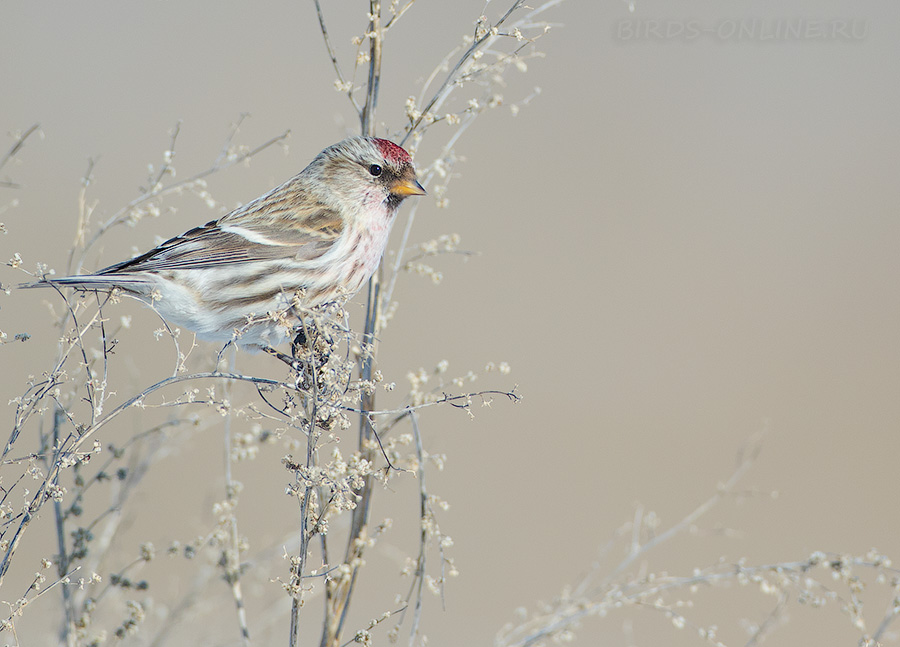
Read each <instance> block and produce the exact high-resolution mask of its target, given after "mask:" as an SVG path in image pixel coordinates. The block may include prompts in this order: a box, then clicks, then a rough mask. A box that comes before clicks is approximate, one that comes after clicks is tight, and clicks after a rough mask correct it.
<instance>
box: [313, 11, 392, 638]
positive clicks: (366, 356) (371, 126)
mask: <svg viewBox="0 0 900 647" xmlns="http://www.w3.org/2000/svg"><path fill="white" fill-rule="evenodd" d="M317 5H318V3H317ZM369 18H370V22H369V28H368V31H367V34H366V35H367V36H368V39H369V75H368V81H367V84H366V101H365V104H364V105H363V108H362V111H361V112H360V130H361V131H362V134H363V135H367V136H373V135H374V134H375V112H376V108H377V105H378V89H379V85H380V80H381V52H382V40H383V37H384V31H383V28H382V24H381V3H380V2H379V1H378V0H369ZM325 33H327V32H325V31H324V29H323V34H325ZM380 274H381V266H379V269H378V271H377V272H376V273H375V275H374V276H373V277H372V278H371V279H369V284H368V299H367V302H366V322H365V329H364V332H363V343H362V356H361V360H360V377H361V379H362V380H364V381H367V382H368V381H371V379H372V374H373V366H374V362H375V338H376V333H377V326H378V321H379V318H380V317H379V301H380V299H379V298H378V295H379V277H380ZM360 408H361V411H360V417H359V453H360V455H361V456H362V457H364V458H366V459H368V460H371V458H372V455H373V449H372V443H371V439H372V436H373V434H374V430H373V429H372V422H371V420H372V418H371V413H370V412H372V411H374V410H375V394H374V392H373V391H366V392H365V393H364V394H363V397H362V403H361V407H360ZM358 495H359V500H358V501H357V505H356V507H355V508H354V509H353V512H352V515H351V521H350V533H349V536H348V538H347V548H346V550H345V553H344V563H345V564H348V565H349V566H350V568H351V574H350V581H349V583H346V585H344V586H332V590H331V591H330V592H329V594H328V596H327V598H326V600H327V605H326V610H325V614H326V615H325V630H324V632H323V636H322V646H323V647H338V646H339V644H340V636H341V632H342V630H343V628H344V623H345V622H346V619H347V611H348V610H349V606H350V599H351V596H352V594H353V590H354V586H355V583H356V578H357V576H358V571H359V566H360V563H361V558H362V552H363V548H364V546H365V537H366V534H367V526H368V523H369V509H370V508H369V504H370V501H371V496H372V476H371V475H366V476H365V477H364V479H363V486H362V488H361V489H360V490H359V492H358Z"/></svg>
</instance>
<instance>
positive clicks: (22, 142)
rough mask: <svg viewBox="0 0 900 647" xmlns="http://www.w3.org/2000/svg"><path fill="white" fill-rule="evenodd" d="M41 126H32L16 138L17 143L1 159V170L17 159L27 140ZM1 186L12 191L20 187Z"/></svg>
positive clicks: (0, 184) (2, 184) (12, 184)
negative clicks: (13, 159)
mask: <svg viewBox="0 0 900 647" xmlns="http://www.w3.org/2000/svg"><path fill="white" fill-rule="evenodd" d="M40 126H41V125H40V124H34V125H33V126H31V128H29V129H28V130H26V131H25V132H24V133H22V134H21V135H19V136H18V137H16V141H15V143H14V144H13V145H12V146H11V147H10V149H9V150H8V151H6V154H5V155H4V156H3V157H0V169H2V168H3V167H4V166H6V163H7V162H9V160H11V159H12V158H13V157H15V156H16V155H17V154H18V152H19V151H20V150H22V147H23V146H24V145H25V140H26V139H28V138H29V137H30V136H31V135H32V133H34V132H35V131H37V129H38V128H40ZM0 186H5V187H7V188H11V189H14V188H17V187H18V185H17V184H15V183H13V182H0Z"/></svg>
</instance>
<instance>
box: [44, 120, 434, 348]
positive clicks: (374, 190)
mask: <svg viewBox="0 0 900 647" xmlns="http://www.w3.org/2000/svg"><path fill="white" fill-rule="evenodd" d="M424 193H425V191H424V189H423V188H422V185H421V184H419V182H418V180H417V178H416V171H415V168H414V167H413V164H412V160H411V158H410V156H409V153H407V152H406V151H405V150H403V149H402V148H401V147H400V146H397V145H396V144H394V143H393V142H390V141H387V140H385V139H374V138H363V137H352V138H350V139H345V140H344V141H342V142H339V143H337V144H334V145H333V146H329V147H328V148H326V149H325V150H324V151H322V152H321V153H319V155H317V156H316V158H315V159H314V160H313V161H312V162H311V163H310V164H309V166H307V167H306V168H305V169H303V170H302V171H301V172H300V173H299V174H298V175H295V176H294V177H293V178H291V179H290V180H288V181H287V182H285V183H284V184H282V185H281V186H279V187H276V188H274V189H272V190H271V191H269V192H268V193H266V194H265V195H263V196H260V197H259V198H257V199H255V200H253V201H252V202H249V203H247V204H245V205H244V206H242V207H239V208H238V209H235V210H234V211H232V212H231V213H229V214H227V215H226V216H223V217H222V218H219V219H218V220H214V221H212V222H209V223H207V224H205V225H203V226H202V227H196V228H194V229H191V230H189V231H187V232H185V233H184V234H182V235H180V236H176V237H175V238H171V239H169V240H167V241H166V242H164V243H163V244H162V245H160V246H159V247H156V248H155V249H152V250H150V251H149V252H147V253H146V254H141V255H140V256H137V257H135V258H132V259H131V260H128V261H123V262H121V263H116V264H115V265H111V266H109V267H107V268H105V269H102V270H100V271H99V272H96V273H95V274H85V275H81V276H67V277H63V278H49V279H45V280H44V281H41V282H40V283H36V284H33V285H34V286H39V285H51V284H55V285H60V286H72V287H75V288H79V289H83V290H110V289H113V288H118V289H120V290H122V291H123V292H125V293H128V294H131V295H134V296H136V297H137V298H139V299H140V300H142V301H144V302H146V303H148V304H150V305H151V306H152V307H153V308H154V309H155V310H156V311H157V312H158V313H159V314H160V316H162V317H163V318H164V319H166V320H167V321H169V322H170V323H172V324H174V325H176V326H181V327H184V328H187V329H189V330H192V331H194V332H195V333H197V335H198V337H200V338H202V339H209V340H217V341H220V342H225V341H232V340H234V341H236V342H237V343H238V344H240V345H242V346H250V347H253V348H254V349H256V350H258V349H259V348H260V347H263V348H267V349H270V348H271V346H272V345H274V344H277V343H279V342H281V341H283V340H284V339H285V337H286V336H287V335H289V334H291V333H292V326H296V325H297V324H298V320H297V317H296V315H298V314H299V312H300V310H302V309H304V308H315V307H317V306H321V305H323V304H326V303H329V302H332V301H336V300H341V299H345V298H348V297H349V296H352V295H353V294H355V293H356V292H357V291H358V290H359V289H360V288H361V287H362V286H363V285H364V284H365V283H366V281H367V280H368V279H369V278H370V277H371V276H372V274H373V273H374V272H375V269H376V268H377V267H378V263H379V262H380V260H381V256H382V254H383V253H384V248H385V245H386V244H387V238H388V233H389V232H390V229H391V225H392V224H393V222H394V217H395V216H396V214H397V208H398V207H399V206H400V203H401V202H403V200H404V198H406V197H407V196H411V195H423V194H424Z"/></svg>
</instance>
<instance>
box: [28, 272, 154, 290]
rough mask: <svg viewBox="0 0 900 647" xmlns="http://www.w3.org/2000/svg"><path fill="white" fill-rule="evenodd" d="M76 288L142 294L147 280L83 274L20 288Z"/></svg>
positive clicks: (52, 279) (48, 279) (121, 276)
mask: <svg viewBox="0 0 900 647" xmlns="http://www.w3.org/2000/svg"><path fill="white" fill-rule="evenodd" d="M54 285H56V286H60V287H67V288H75V289H76V290H112V289H113V288H122V289H123V290H128V291H132V292H141V291H142V288H146V287H147V279H146V278H144V277H141V276H136V275H131V276H129V275H127V274H115V275H112V274H83V275H81V276H61V277H59V278H56V277H53V278H45V279H43V280H41V281H37V282H35V283H22V284H21V285H19V287H20V288H47V287H52V286H54Z"/></svg>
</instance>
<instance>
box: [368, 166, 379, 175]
mask: <svg viewBox="0 0 900 647" xmlns="http://www.w3.org/2000/svg"><path fill="white" fill-rule="evenodd" d="M369 173H371V174H372V177H378V176H379V175H381V167H380V166H378V164H372V166H370V167H369Z"/></svg>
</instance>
